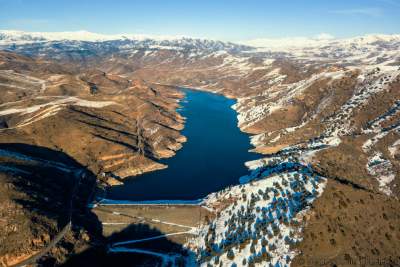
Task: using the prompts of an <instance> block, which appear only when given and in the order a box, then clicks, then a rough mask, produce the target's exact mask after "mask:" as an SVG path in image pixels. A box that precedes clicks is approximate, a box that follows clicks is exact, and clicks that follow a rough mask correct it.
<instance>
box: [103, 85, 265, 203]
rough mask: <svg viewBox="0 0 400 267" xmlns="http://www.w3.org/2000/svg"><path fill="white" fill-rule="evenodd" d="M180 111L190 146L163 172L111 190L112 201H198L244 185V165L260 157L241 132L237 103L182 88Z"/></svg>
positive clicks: (171, 161) (187, 144)
mask: <svg viewBox="0 0 400 267" xmlns="http://www.w3.org/2000/svg"><path fill="white" fill-rule="evenodd" d="M183 90H184V92H185V93H186V97H185V99H184V100H183V101H182V103H181V105H182V108H181V109H180V110H179V112H180V113H181V114H182V115H183V116H184V117H186V123H185V129H184V130H183V131H182V134H183V135H184V136H186V138H187V142H186V143H184V144H183V148H182V149H181V150H179V151H178V152H177V154H176V155H175V156H174V157H172V158H169V159H164V160H161V161H160V162H161V163H164V164H167V165H168V168H167V169H164V170H159V171H154V172H150V173H146V174H143V175H140V176H136V177H133V178H131V179H128V180H126V182H125V184H124V185H122V186H115V187H112V188H110V189H109V191H108V194H107V198H109V199H118V200H120V199H125V200H166V199H181V200H189V199H198V198H202V197H204V196H206V195H207V194H209V193H211V192H214V191H217V190H221V189H223V188H225V187H226V186H228V185H234V184H238V183H239V177H241V176H243V175H245V174H247V173H248V170H247V168H246V167H245V166H244V163H245V162H246V161H249V160H254V159H257V158H259V157H260V156H259V155H258V154H255V153H250V152H248V150H249V149H250V148H251V145H250V140H249V136H248V135H247V134H245V133H243V132H241V131H240V129H239V128H238V127H237V118H236V116H237V114H236V111H234V110H233V109H232V108H231V106H232V105H233V104H234V103H235V101H234V100H231V99H228V98H226V97H224V96H221V95H217V94H212V93H207V92H202V91H196V90H189V89H183Z"/></svg>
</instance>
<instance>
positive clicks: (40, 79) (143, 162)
mask: <svg viewBox="0 0 400 267" xmlns="http://www.w3.org/2000/svg"><path fill="white" fill-rule="evenodd" d="M87 36H91V35H90V34H88V35H87ZM39 37H40V38H39ZM38 38H39V39H38ZM99 38H100V37H98V36H96V38H95V39H93V40H79V38H77V39H69V40H68V39H62V38H61V39H60V38H58V37H57V35H46V34H45V33H42V34H41V33H31V34H30V33H24V32H7V31H5V32H0V48H1V49H2V50H3V51H1V52H0V88H1V90H2V92H3V94H2V95H1V96H0V142H1V147H0V172H1V179H2V181H3V182H2V183H1V188H0V190H1V191H2V192H3V193H2V194H1V195H2V198H4V199H3V200H2V202H1V205H2V206H1V214H2V218H4V219H3V220H2V221H1V223H0V227H1V228H0V229H3V230H1V232H2V233H3V234H2V236H0V238H2V240H3V241H2V242H1V244H4V245H3V246H1V247H0V262H1V263H2V264H4V265H5V266H8V265H13V264H15V263H17V262H20V261H22V260H24V259H26V258H29V257H30V256H31V255H34V254H35V253H37V252H38V251H41V250H43V249H44V248H45V247H46V245H47V244H49V243H50V242H51V240H53V239H54V238H55V237H56V236H57V233H59V232H60V231H61V230H62V229H63V227H64V226H65V225H68V224H71V229H70V230H69V231H67V232H68V233H66V234H65V236H64V237H63V240H62V241H60V242H57V245H56V246H55V247H54V248H53V249H52V250H50V251H49V252H48V253H47V254H46V256H45V257H43V258H41V259H40V260H41V262H43V263H51V262H54V263H57V264H58V265H66V266H74V264H75V265H76V264H78V263H84V262H86V263H88V262H91V263H93V261H94V260H96V265H97V266H108V265H107V264H110V263H111V262H113V263H116V262H118V263H119V264H120V265H122V266H124V265H126V263H127V262H132V261H134V262H136V263H138V265H142V266H146V264H147V265H160V266H161V265H163V264H164V265H168V264H172V265H177V266H190V265H202V266H210V265H211V266H247V265H248V266H268V264H269V265H271V266H287V265H292V266H325V265H328V264H329V265H332V266H348V265H349V263H352V262H356V263H360V262H361V261H362V259H368V261H371V262H379V261H385V262H387V263H388V265H389V266H396V264H398V263H399V261H400V255H399V252H398V247H399V242H400V228H399V225H400V224H399V222H400V215H399V214H400V213H399V211H400V204H399V200H398V197H399V185H398V184H399V168H400V165H399V160H398V159H399V149H398V147H399V142H398V140H399V134H400V132H399V118H400V117H399V116H400V115H399V114H400V113H399V112H398V111H399V99H400V95H399V94H400V90H399V89H400V75H399V74H400V49H399V48H400V38H399V36H398V35H367V36H362V37H355V38H348V39H342V40H336V39H333V40H314V41H312V42H311V41H310V42H309V43H307V45H303V46H290V45H289V46H283V47H280V48H276V47H269V48H268V47H254V46H249V45H242V44H234V43H229V42H221V41H213V40H205V39H193V38H176V39H164V40H163V39H161V40H160V39H156V38H155V39H151V38H147V39H138V38H135V37H132V36H123V37H112V38H111V37H109V39H103V40H99ZM101 38H106V37H101ZM101 38H100V39H101ZM107 38H108V37H107ZM180 87H185V88H196V90H194V91H192V90H180V89H179V88H180ZM231 99H234V100H231ZM230 106H232V108H233V109H234V110H233V109H231V107H230ZM236 117H237V118H236ZM236 123H237V125H236ZM239 129H240V130H241V131H242V132H240V131H239ZM248 135H249V137H248ZM249 142H250V144H251V146H252V147H251V146H250V144H249ZM248 150H250V152H248ZM209 153H212V155H211V154H209ZM204 159H206V160H204ZM207 161H209V162H208V163H206V164H204V162H207ZM244 164H245V165H246V167H245V166H244ZM182 166H184V167H182ZM71 168H72V169H73V170H81V171H82V173H85V175H84V177H83V179H82V180H81V181H80V182H79V187H78V188H79V190H77V189H76V187H75V186H74V182H73V181H75V178H74V175H75V174H76V172H75V171H72V170H71ZM185 168H187V169H186V170H185ZM214 175H215V176H214ZM189 180H191V181H190V182H188V181H189ZM110 187H111V188H110ZM60 188H63V189H65V190H61V189H60ZM76 190H77V191H76ZM55 191H60V192H63V194H59V195H57V194H53V193H52V192H55ZM71 192H76V193H74V194H72V193H71ZM45 203H51V204H52V205H48V204H45ZM69 203H73V204H69ZM71 205H72V206H73V207H74V208H73V209H72V208H68V207H69V206H71ZM88 207H89V208H88ZM70 210H73V212H70ZM69 217H70V218H69ZM7 240H16V241H15V242H16V243H15V245H14V246H10V245H8V244H9V242H8V241H7ZM95 255H97V256H95ZM96 257H97V259H96Z"/></svg>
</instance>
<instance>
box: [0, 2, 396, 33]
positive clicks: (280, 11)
mask: <svg viewBox="0 0 400 267" xmlns="http://www.w3.org/2000/svg"><path fill="white" fill-rule="evenodd" d="M399 14H400V0H332V1H330V0H326V1H325V0H175V1H173V0H140V1H139V0H108V1H106V0H0V29H2V30H11V29H12V30H23V31H78V30H87V31H91V32H96V33H104V34H120V33H134V34H152V35H185V36H192V37H202V38H211V39H220V40H225V41H245V40H252V39H257V38H283V37H295V36H304V37H315V36H318V35H320V34H321V33H325V34H329V35H332V36H335V37H338V38H345V37H352V36H358V35H364V34H370V33H384V34H393V33H399V32H400V15H399Z"/></svg>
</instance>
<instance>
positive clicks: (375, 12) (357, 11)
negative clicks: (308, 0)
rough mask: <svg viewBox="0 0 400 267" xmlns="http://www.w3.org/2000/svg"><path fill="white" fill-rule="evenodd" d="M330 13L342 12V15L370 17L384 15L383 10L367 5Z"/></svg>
mask: <svg viewBox="0 0 400 267" xmlns="http://www.w3.org/2000/svg"><path fill="white" fill-rule="evenodd" d="M330 13H333V14H340V15H363V16H369V17H380V16H382V15H383V10H382V9H381V8H377V7H366V8H354V9H340V10H333V11H331V12H330Z"/></svg>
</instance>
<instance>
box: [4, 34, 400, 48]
mask: <svg viewBox="0 0 400 267" xmlns="http://www.w3.org/2000/svg"><path fill="white" fill-rule="evenodd" d="M44 42H63V43H65V42H95V43H97V42H108V43H110V42H114V43H116V44H120V45H127V44H133V45H138V46H140V45H141V46H143V47H146V46H148V47H150V46H160V47H168V48H171V49H184V48H186V49H187V48H189V49H205V50H213V51H216V50H229V51H230V50H241V51H245V50H252V49H254V48H256V47H257V48H261V49H262V50H270V51H287V50H293V49H302V48H316V47H325V46H347V47H351V46H366V45H374V44H375V45H376V44H385V43H386V44H396V43H397V44H399V43H400V34H367V35H362V36H356V37H351V38H340V39H339V38H335V37H333V36H331V35H329V34H320V35H318V36H316V37H287V38H257V39H253V40H248V41H241V42H224V41H219V40H211V39H205V38H194V37H188V36H183V35H176V36H168V35H145V34H99V33H93V32H89V31H84V30H83V31H67V32H26V31H18V30H0V46H2V47H4V46H9V45H27V44H35V43H44Z"/></svg>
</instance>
